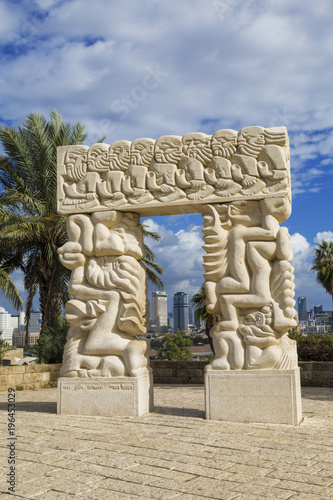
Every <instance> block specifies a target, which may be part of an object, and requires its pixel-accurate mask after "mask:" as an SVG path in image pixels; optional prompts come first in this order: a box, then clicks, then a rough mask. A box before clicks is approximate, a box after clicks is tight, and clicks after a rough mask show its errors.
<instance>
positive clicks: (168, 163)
mask: <svg viewBox="0 0 333 500" xmlns="http://www.w3.org/2000/svg"><path fill="white" fill-rule="evenodd" d="M181 155H182V142H181V137H179V136H176V135H166V136H163V137H160V138H159V139H157V141H156V142H155V151H154V160H153V161H152V162H151V164H150V166H149V172H148V174H147V186H148V188H149V190H150V192H152V193H153V195H154V197H155V198H156V199H157V200H159V201H164V202H170V201H176V200H181V199H183V198H185V197H186V195H185V193H184V191H183V190H182V189H180V187H179V186H178V185H177V184H176V171H177V165H178V162H179V160H180V158H181Z"/></svg>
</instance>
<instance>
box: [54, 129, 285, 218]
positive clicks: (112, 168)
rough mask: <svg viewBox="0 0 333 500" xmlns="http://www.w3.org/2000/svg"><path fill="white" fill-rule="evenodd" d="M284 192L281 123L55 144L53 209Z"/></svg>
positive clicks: (140, 209)
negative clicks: (89, 143) (55, 205)
mask: <svg viewBox="0 0 333 500" xmlns="http://www.w3.org/2000/svg"><path fill="white" fill-rule="evenodd" d="M283 194H289V196H290V166H289V145H288V136H287V131H286V129H285V128H284V127H275V128H267V129H264V128H263V127H245V128H243V129H242V130H240V131H239V132H236V131H235V130H229V129H227V130H218V131H217V132H215V134H213V135H212V136H209V135H206V134H202V133H191V134H186V135H185V136H184V137H180V136H174V135H170V136H163V137H160V138H159V139H157V140H156V141H155V140H154V139H147V138H144V139H136V140H135V141H133V142H132V143H131V142H129V141H116V142H114V143H113V144H111V146H109V145H108V144H104V143H102V144H100V143H98V144H93V145H92V146H91V147H90V148H88V147H87V146H65V147H61V148H59V150H58V212H59V213H61V214H64V215H69V214H75V213H91V212H95V211H104V210H110V209H114V210H118V209H119V210H122V211H133V209H134V210H135V212H137V213H140V214H142V215H166V214H172V213H180V212H181V213H191V212H200V211H201V208H202V205H203V204H206V203H221V202H225V201H229V200H230V199H231V198H232V199H233V200H245V199H255V198H257V199H262V198H265V197H268V198H270V197H272V196H278V197H280V196H281V195H283Z"/></svg>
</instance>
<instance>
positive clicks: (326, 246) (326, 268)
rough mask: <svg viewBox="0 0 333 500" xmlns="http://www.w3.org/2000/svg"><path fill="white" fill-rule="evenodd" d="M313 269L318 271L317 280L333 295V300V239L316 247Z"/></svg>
mask: <svg viewBox="0 0 333 500" xmlns="http://www.w3.org/2000/svg"><path fill="white" fill-rule="evenodd" d="M311 269H312V270H314V271H316V273H317V276H316V280H317V281H318V283H320V284H321V285H322V286H323V287H324V288H325V290H326V292H327V293H329V294H330V295H331V296H332V300H333V241H325V240H323V241H322V242H321V243H320V244H319V247H318V248H316V249H315V258H314V260H313V266H312V268H311Z"/></svg>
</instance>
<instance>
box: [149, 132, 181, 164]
mask: <svg viewBox="0 0 333 500" xmlns="http://www.w3.org/2000/svg"><path fill="white" fill-rule="evenodd" d="M181 156H182V142H181V137H178V136H177V135H165V136H163V137H160V138H159V139H157V141H156V143H155V159H156V161H157V162H158V163H174V164H177V163H178V162H179V160H180V158H181Z"/></svg>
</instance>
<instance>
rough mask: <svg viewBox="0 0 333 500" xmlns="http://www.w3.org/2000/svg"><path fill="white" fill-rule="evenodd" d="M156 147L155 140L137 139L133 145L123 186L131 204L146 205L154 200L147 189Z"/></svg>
mask: <svg viewBox="0 0 333 500" xmlns="http://www.w3.org/2000/svg"><path fill="white" fill-rule="evenodd" d="M154 146H155V140H154V139H136V140H135V141H133V142H132V144H131V150H130V158H131V161H130V165H129V167H128V170H127V175H126V176H125V178H124V180H123V186H122V190H123V192H124V193H125V194H126V195H127V199H128V201H129V203H132V204H138V203H146V202H148V201H151V200H153V199H154V197H153V195H152V194H151V193H150V192H149V191H148V190H147V187H146V184H147V173H148V167H149V165H150V163H151V162H152V160H153V158H154Z"/></svg>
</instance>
